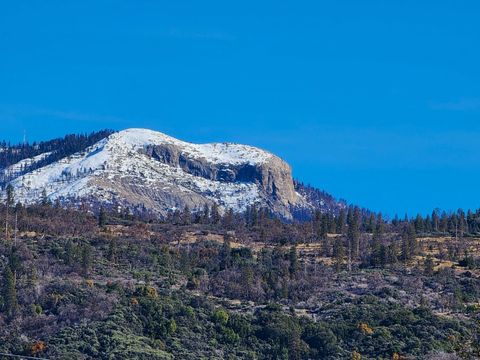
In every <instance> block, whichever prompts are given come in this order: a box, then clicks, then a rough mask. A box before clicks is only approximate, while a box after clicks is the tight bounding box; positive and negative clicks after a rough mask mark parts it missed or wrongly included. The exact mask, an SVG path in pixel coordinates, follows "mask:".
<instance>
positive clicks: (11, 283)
mask: <svg viewBox="0 0 480 360" xmlns="http://www.w3.org/2000/svg"><path fill="white" fill-rule="evenodd" d="M3 300H4V309H5V313H6V314H7V315H8V316H9V317H12V316H14V315H15V313H16V311H17V307H18V302H17V290H16V288H15V276H14V273H13V272H12V269H11V268H10V266H9V265H7V266H6V267H5V270H4V273H3Z"/></svg>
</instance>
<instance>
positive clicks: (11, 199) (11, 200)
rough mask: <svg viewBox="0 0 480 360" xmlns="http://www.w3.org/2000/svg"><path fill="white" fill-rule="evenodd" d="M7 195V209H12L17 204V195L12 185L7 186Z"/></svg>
mask: <svg viewBox="0 0 480 360" xmlns="http://www.w3.org/2000/svg"><path fill="white" fill-rule="evenodd" d="M6 193H7V198H6V204H7V207H9V208H11V207H13V205H14V203H15V194H14V190H13V186H12V185H11V184H8V185H7V189H6Z"/></svg>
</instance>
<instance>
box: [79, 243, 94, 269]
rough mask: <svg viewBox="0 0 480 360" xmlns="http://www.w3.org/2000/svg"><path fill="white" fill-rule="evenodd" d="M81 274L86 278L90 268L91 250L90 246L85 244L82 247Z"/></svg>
mask: <svg viewBox="0 0 480 360" xmlns="http://www.w3.org/2000/svg"><path fill="white" fill-rule="evenodd" d="M81 261H82V273H83V276H88V274H89V273H90V269H91V267H92V248H91V246H90V244H85V245H83V247H82V259H81Z"/></svg>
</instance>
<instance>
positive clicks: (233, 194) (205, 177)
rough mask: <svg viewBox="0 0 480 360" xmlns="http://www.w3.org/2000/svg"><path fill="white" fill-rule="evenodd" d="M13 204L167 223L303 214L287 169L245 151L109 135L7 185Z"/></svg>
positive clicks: (153, 136)
mask: <svg viewBox="0 0 480 360" xmlns="http://www.w3.org/2000/svg"><path fill="white" fill-rule="evenodd" d="M12 185H14V187H15V191H16V194H17V198H18V199H19V200H20V201H22V202H24V203H32V202H35V201H37V199H38V198H40V196H39V195H40V194H41V193H42V192H43V191H46V192H47V195H48V196H49V198H50V199H51V200H52V201H55V200H57V199H58V200H60V201H61V202H64V203H74V204H75V203H80V202H83V203H85V202H89V203H91V204H92V206H98V205H99V204H101V205H103V206H110V207H112V208H114V207H119V206H121V207H122V208H128V209H130V210H131V211H147V212H151V213H155V214H159V215H166V214H167V213H168V212H170V211H172V210H176V209H178V210H181V209H183V208H184V207H185V206H188V207H189V208H190V209H192V210H196V209H201V208H202V207H203V206H204V204H209V205H212V204H213V203H216V204H218V205H219V207H220V209H221V210H222V209H223V210H226V209H228V208H232V209H234V210H235V211H244V210H245V209H246V207H247V206H249V205H253V204H258V205H259V206H266V207H268V208H270V209H271V210H272V211H273V212H274V213H275V214H277V215H278V216H281V217H283V218H286V219H291V218H292V209H294V208H296V209H298V208H302V207H308V206H309V205H308V204H307V203H306V202H305V200H304V199H303V198H302V197H301V196H299V195H298V194H297V193H296V191H295V188H294V183H293V179H292V174H291V169H290V166H289V165H288V164H287V163H286V162H285V161H283V160H282V159H280V158H279V157H277V156H275V155H273V154H271V153H269V152H267V151H264V150H261V149H258V148H255V147H251V146H247V145H240V144H230V143H215V144H192V143H187V142H183V141H180V140H177V139H174V138H172V137H169V136H167V135H165V134H162V133H158V132H155V131H151V130H146V129H127V130H123V131H120V132H118V133H114V134H112V135H110V136H109V137H107V138H105V139H103V140H102V141H100V142H99V143H97V144H95V145H94V146H92V147H90V148H88V149H86V151H84V152H82V153H78V154H75V155H74V156H71V157H68V158H65V159H62V160H60V161H58V162H55V163H53V164H50V165H48V166H45V167H42V168H40V169H37V170H35V171H34V172H32V173H27V174H24V175H22V176H20V177H18V178H16V179H14V180H13V181H12Z"/></svg>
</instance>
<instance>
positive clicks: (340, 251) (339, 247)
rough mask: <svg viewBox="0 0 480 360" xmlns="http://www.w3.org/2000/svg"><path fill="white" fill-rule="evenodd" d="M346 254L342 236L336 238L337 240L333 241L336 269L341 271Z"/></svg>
mask: <svg viewBox="0 0 480 360" xmlns="http://www.w3.org/2000/svg"><path fill="white" fill-rule="evenodd" d="M344 256H345V250H344V248H343V244H342V239H341V238H340V237H336V238H335V242H334V243H333V257H334V260H335V269H336V270H337V271H340V269H341V267H342V264H343V258H344Z"/></svg>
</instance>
